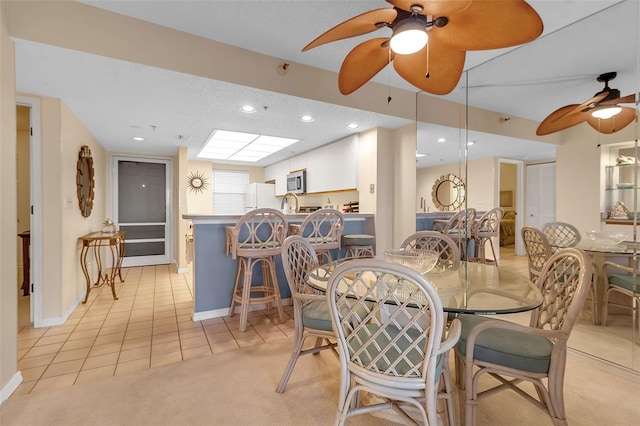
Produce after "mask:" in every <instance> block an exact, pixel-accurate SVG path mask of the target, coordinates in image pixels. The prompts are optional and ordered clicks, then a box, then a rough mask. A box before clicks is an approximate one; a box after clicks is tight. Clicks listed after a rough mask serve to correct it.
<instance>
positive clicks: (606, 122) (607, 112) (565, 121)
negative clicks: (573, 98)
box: [536, 72, 636, 136]
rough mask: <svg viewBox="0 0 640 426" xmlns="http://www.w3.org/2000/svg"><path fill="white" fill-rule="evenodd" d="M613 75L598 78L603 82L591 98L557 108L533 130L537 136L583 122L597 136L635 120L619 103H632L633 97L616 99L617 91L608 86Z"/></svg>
mask: <svg viewBox="0 0 640 426" xmlns="http://www.w3.org/2000/svg"><path fill="white" fill-rule="evenodd" d="M616 75H617V73H615V72H607V73H604V74H601V75H599V76H598V78H597V80H598V81H599V82H601V83H604V89H602V90H601V91H599V92H598V93H596V94H595V95H594V96H593V97H592V98H591V99H589V100H587V101H585V102H583V103H581V104H579V105H578V104H572V105H567V106H563V107H562V108H558V109H557V110H555V111H554V112H552V113H551V114H549V115H548V116H547V118H545V119H544V120H542V122H541V123H540V125H539V126H538V129H537V130H536V134H537V135H538V136H542V135H548V134H550V133H554V132H558V131H560V130H564V129H567V128H569V127H573V126H575V125H576V124H580V123H582V122H583V121H586V122H587V123H589V125H590V126H591V127H593V128H594V129H595V130H597V131H598V132H600V133H605V134H611V133H615V132H617V131H618V130H620V129H623V128H625V127H626V126H627V125H628V124H629V123H631V122H632V121H633V120H634V119H635V118H636V109H635V108H633V107H628V106H621V104H626V103H634V102H635V101H636V96H635V95H634V94H631V95H627V96H624V97H620V90H618V89H612V88H610V87H609V81H611V80H613V79H614V78H616Z"/></svg>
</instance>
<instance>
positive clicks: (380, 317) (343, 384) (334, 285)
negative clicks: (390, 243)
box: [327, 259, 460, 425]
mask: <svg viewBox="0 0 640 426" xmlns="http://www.w3.org/2000/svg"><path fill="white" fill-rule="evenodd" d="M327 296H328V298H329V307H330V309H331V315H332V320H333V326H334V329H335V330H336V334H337V336H338V349H339V352H340V372H341V380H340V394H339V398H338V413H337V416H336V424H338V425H342V424H344V422H345V420H346V419H347V417H349V416H353V415H357V414H362V413H368V412H372V411H376V410H384V409H393V410H394V411H395V412H396V413H397V414H399V415H400V416H401V417H402V418H403V419H404V420H406V421H408V422H410V423H412V424H413V423H415V422H414V421H413V420H412V419H411V417H410V416H409V415H408V414H407V412H406V411H405V410H406V408H408V407H413V408H414V409H415V410H417V412H418V413H419V415H420V417H421V420H422V422H423V423H424V424H429V425H437V424H439V421H438V413H437V400H438V399H444V401H445V404H444V407H445V411H446V412H447V413H446V416H445V418H446V419H447V420H448V421H449V423H451V424H453V423H454V422H455V421H454V418H455V416H454V410H453V401H452V396H453V394H452V384H451V380H450V377H449V375H448V372H449V371H448V368H445V367H444V365H446V364H447V363H448V354H449V350H450V349H451V347H452V346H453V345H454V344H455V342H456V341H457V340H458V336H459V334H460V324H459V321H458V320H454V321H453V322H452V324H451V327H450V328H449V331H448V333H446V339H445V340H444V341H443V335H444V334H445V317H444V312H443V310H442V304H441V302H440V298H439V297H438V294H437V292H436V290H435V288H434V287H433V286H432V285H431V284H429V282H428V281H427V280H426V279H425V278H424V277H423V276H422V275H420V274H419V273H418V272H416V271H414V270H412V269H410V268H408V267H406V266H402V265H398V264H394V263H388V262H384V261H382V260H378V259H356V260H352V261H349V262H345V263H343V264H342V265H340V266H338V267H337V268H336V270H335V271H334V272H333V273H332V274H331V277H330V278H329V283H328V290H327ZM389 306H394V307H395V309H393V310H390V309H388V307H389ZM440 386H442V388H443V391H442V392H439V391H438V389H439V388H440ZM362 392H368V393H370V394H373V395H375V396H376V399H373V398H372V399H370V400H368V401H365V400H364V398H361V396H362V395H361V393H362ZM380 401H381V402H380ZM367 402H370V403H369V404H367Z"/></svg>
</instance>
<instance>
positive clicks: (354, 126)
mask: <svg viewBox="0 0 640 426" xmlns="http://www.w3.org/2000/svg"><path fill="white" fill-rule="evenodd" d="M359 127H360V126H358V125H357V124H356V123H351V124H349V125H348V126H347V129H351V130H355V129H357V128H359Z"/></svg>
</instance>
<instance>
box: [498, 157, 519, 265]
mask: <svg viewBox="0 0 640 426" xmlns="http://www.w3.org/2000/svg"><path fill="white" fill-rule="evenodd" d="M498 163H499V179H498V181H499V188H500V194H499V201H500V203H499V205H500V207H502V208H503V209H504V216H503V219H502V221H501V222H500V251H501V253H500V257H502V251H503V249H504V250H505V251H507V252H508V253H509V254H515V255H517V256H524V255H525V251H524V245H523V243H522V237H521V235H520V229H522V226H523V220H524V218H523V216H524V179H523V176H524V163H523V162H522V161H518V160H507V159H499V161H498Z"/></svg>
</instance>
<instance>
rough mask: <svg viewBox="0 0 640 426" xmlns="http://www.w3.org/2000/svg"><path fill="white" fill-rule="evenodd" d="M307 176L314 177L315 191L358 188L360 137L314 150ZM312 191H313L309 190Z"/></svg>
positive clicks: (346, 139)
mask: <svg viewBox="0 0 640 426" xmlns="http://www.w3.org/2000/svg"><path fill="white" fill-rule="evenodd" d="M313 155H314V157H315V161H314V162H313V163H311V162H309V163H308V165H309V166H310V167H309V168H307V176H309V179H313V180H314V182H313V187H314V191H315V192H327V191H340V190H345V189H357V188H358V138H357V136H353V137H349V138H345V139H342V140H340V141H338V142H334V143H332V144H329V145H325V146H322V147H320V148H318V149H317V150H315V151H313ZM309 192H311V191H309Z"/></svg>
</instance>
